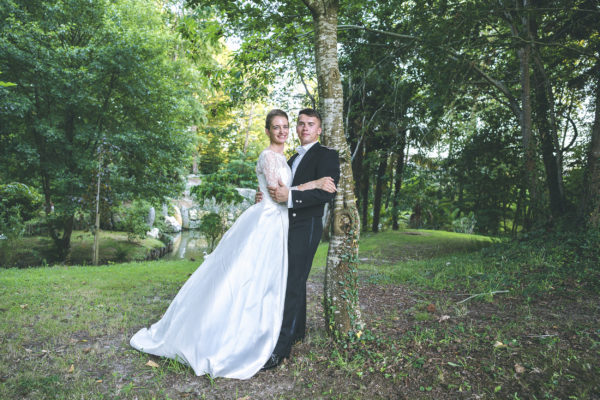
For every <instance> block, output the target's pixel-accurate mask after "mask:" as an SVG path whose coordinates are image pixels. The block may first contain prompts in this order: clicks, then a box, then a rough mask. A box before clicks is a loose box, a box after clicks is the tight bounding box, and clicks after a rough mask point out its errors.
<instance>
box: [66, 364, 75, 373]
mask: <svg viewBox="0 0 600 400" xmlns="http://www.w3.org/2000/svg"><path fill="white" fill-rule="evenodd" d="M74 371H75V365H73V364H71V367H70V368H69V370H68V371H67V372H68V373H70V374H72V373H73V372H74Z"/></svg>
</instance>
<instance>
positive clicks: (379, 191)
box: [371, 151, 388, 232]
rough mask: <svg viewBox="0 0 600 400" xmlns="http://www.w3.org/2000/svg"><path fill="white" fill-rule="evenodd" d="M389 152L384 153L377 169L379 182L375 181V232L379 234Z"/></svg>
mask: <svg viewBox="0 0 600 400" xmlns="http://www.w3.org/2000/svg"><path fill="white" fill-rule="evenodd" d="M387 158H388V155H387V152H385V151H382V152H381V156H380V159H379V166H378V168H377V180H376V181H375V196H374V198H373V225H372V227H371V229H372V231H373V232H379V219H380V216H381V200H382V195H383V185H384V182H385V179H384V178H385V171H386V170H387Z"/></svg>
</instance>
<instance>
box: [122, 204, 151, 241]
mask: <svg viewBox="0 0 600 400" xmlns="http://www.w3.org/2000/svg"><path fill="white" fill-rule="evenodd" d="M150 207H151V205H150V203H148V202H147V201H144V200H135V201H133V202H132V203H131V204H129V205H127V206H125V205H122V206H120V207H119V208H118V213H119V214H120V219H119V221H118V222H117V223H116V228H117V229H118V230H120V231H123V232H127V239H128V240H129V241H130V242H133V241H134V240H135V239H136V238H140V239H143V238H145V237H146V232H148V231H149V230H150V228H151V227H150V225H148V213H149V211H150Z"/></svg>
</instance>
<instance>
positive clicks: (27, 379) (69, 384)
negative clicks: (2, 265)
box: [0, 261, 198, 399]
mask: <svg viewBox="0 0 600 400" xmlns="http://www.w3.org/2000/svg"><path fill="white" fill-rule="evenodd" d="M197 266H198V265H197V263H196V262H191V261H177V262H175V261H171V262H145V263H127V264H114V265H109V266H98V267H92V266H87V267H65V266H55V267H42V268H30V269H25V270H22V269H21V270H19V269H4V270H0V304H1V308H0V315H2V318H1V319H0V332H1V335H0V336H1V338H0V346H1V347H2V349H3V350H2V354H1V355H0V378H2V379H1V380H0V398H2V399H8V398H15V399H17V398H81V397H82V396H83V398H101V397H103V396H105V395H106V394H107V393H105V392H106V390H108V389H107V387H109V386H110V387H111V390H113V389H114V388H115V387H120V386H122V387H121V388H120V389H119V393H121V394H123V395H124V397H126V396H125V395H126V394H127V393H126V392H127V390H128V389H127V388H128V387H127V385H126V384H125V385H123V384H122V382H121V381H122V379H123V377H122V376H120V375H119V374H116V375H115V365H114V364H113V359H117V358H118V359H120V360H123V362H127V361H129V362H134V363H136V364H137V365H138V366H139V367H140V369H143V366H144V363H145V361H144V362H141V363H140V362H137V360H139V358H140V357H143V356H142V355H141V354H140V353H138V352H135V351H133V350H132V349H131V348H129V346H128V343H127V342H128V338H129V337H130V334H131V333H132V330H133V327H138V328H139V327H141V326H142V325H146V324H148V322H149V321H153V320H155V319H156V317H157V316H158V315H160V314H161V313H163V312H164V310H165V309H166V307H167V306H168V304H169V303H170V301H171V300H172V298H173V296H174V295H175V293H177V291H178V290H179V288H180V287H181V285H182V283H183V282H185V280H186V279H187V277H188V276H189V274H190V273H192V272H193V271H194V270H195V269H196V268H197ZM106 337H109V338H111V340H109V341H105V340H102V339H99V338H106ZM125 360H127V361H125ZM132 360H133V361H132ZM71 365H73V371H72V372H69V370H70V366H71ZM117 371H118V368H117ZM138 372H139V371H137V372H135V373H138ZM127 376H128V377H129V378H131V373H128V375H127ZM97 381H102V382H106V383H105V384H102V382H101V383H98V382H97ZM107 385H109V386H107ZM153 390H154V387H153ZM109 397H111V396H109ZM116 397H120V396H116Z"/></svg>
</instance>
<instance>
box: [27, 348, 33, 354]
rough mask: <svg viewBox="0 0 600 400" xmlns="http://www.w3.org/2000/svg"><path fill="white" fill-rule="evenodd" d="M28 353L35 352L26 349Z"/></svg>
mask: <svg viewBox="0 0 600 400" xmlns="http://www.w3.org/2000/svg"><path fill="white" fill-rule="evenodd" d="M25 351H26V352H28V353H31V352H32V351H33V350H31V349H25Z"/></svg>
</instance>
